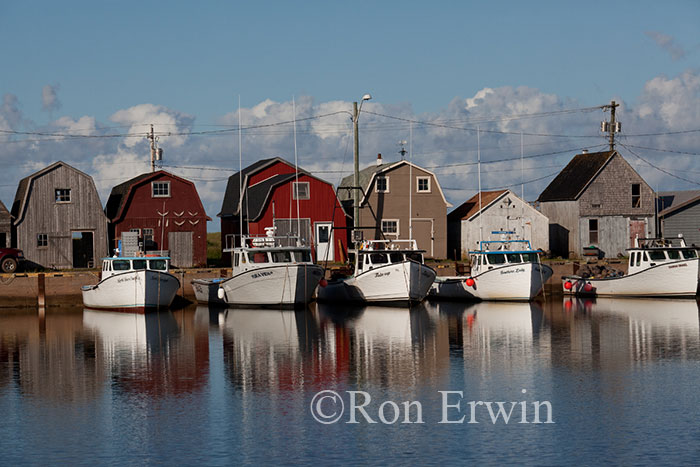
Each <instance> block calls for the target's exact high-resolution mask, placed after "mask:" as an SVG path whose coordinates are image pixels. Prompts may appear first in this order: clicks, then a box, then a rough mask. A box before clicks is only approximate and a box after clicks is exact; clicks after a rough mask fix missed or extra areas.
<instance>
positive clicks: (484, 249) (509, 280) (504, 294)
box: [428, 231, 553, 301]
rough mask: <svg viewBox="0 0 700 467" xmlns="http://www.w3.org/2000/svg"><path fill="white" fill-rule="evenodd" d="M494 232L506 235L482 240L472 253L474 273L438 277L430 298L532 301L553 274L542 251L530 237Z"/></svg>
mask: <svg viewBox="0 0 700 467" xmlns="http://www.w3.org/2000/svg"><path fill="white" fill-rule="evenodd" d="M492 233H494V234H501V235H503V236H504V237H503V238H502V239H501V240H488V241H482V242H479V250H476V251H470V252H469V258H470V260H471V268H472V269H471V274H470V275H469V276H446V277H437V278H436V279H435V283H434V284H433V286H432V287H431V289H430V292H429V295H428V297H429V298H435V299H444V300H506V301H508V300H511V301H530V300H532V299H534V298H535V297H536V296H537V295H538V294H539V293H540V292H541V291H542V289H543V288H544V284H545V283H546V282H547V280H549V278H550V277H552V273H553V271H552V268H550V267H549V266H547V265H545V264H542V263H541V262H540V255H541V254H542V251H541V250H535V249H533V248H532V246H531V245H530V241H529V240H518V239H511V238H509V236H510V235H512V234H514V232H501V231H497V232H492Z"/></svg>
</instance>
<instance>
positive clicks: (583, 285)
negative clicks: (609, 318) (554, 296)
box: [562, 258, 700, 297]
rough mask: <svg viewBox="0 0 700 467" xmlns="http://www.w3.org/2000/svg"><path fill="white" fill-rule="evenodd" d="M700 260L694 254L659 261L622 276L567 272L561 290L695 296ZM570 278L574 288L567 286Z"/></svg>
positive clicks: (580, 293) (602, 294)
mask: <svg viewBox="0 0 700 467" xmlns="http://www.w3.org/2000/svg"><path fill="white" fill-rule="evenodd" d="M699 264H700V259H698V258H695V259H689V260H683V261H674V262H669V263H663V264H659V265H657V266H652V267H650V268H649V269H645V270H643V271H640V272H637V273H634V274H630V275H627V276H622V277H607V278H601V279H595V278H593V279H590V278H589V279H584V278H582V277H579V276H564V277H562V291H563V292H564V293H565V294H567V295H569V294H570V295H578V296H590V297H593V296H597V297H694V296H695V295H696V294H697V290H698V265H699ZM567 282H570V283H571V289H567V288H566V283H567ZM587 286H590V287H587ZM587 288H588V289H589V290H586V289H587Z"/></svg>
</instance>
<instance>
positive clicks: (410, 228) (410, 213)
mask: <svg viewBox="0 0 700 467" xmlns="http://www.w3.org/2000/svg"><path fill="white" fill-rule="evenodd" d="M408 141H409V142H408V239H409V240H413V122H409V126H408Z"/></svg>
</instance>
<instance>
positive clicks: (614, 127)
mask: <svg viewBox="0 0 700 467" xmlns="http://www.w3.org/2000/svg"><path fill="white" fill-rule="evenodd" d="M619 106H620V104H617V103H615V101H610V105H604V106H603V110H607V109H610V122H601V124H600V130H601V131H602V132H603V133H605V132H608V133H609V134H610V137H609V139H610V151H614V150H615V133H619V132H620V131H622V124H621V123H620V122H618V121H616V120H615V108H616V107H619Z"/></svg>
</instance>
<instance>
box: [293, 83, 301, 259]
mask: <svg viewBox="0 0 700 467" xmlns="http://www.w3.org/2000/svg"><path fill="white" fill-rule="evenodd" d="M292 114H293V115H294V185H292V198H294V194H295V193H294V190H295V189H296V199H297V246H299V245H300V243H299V242H300V241H301V220H300V219H299V162H298V159H297V107H296V102H295V100H294V96H292Z"/></svg>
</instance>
